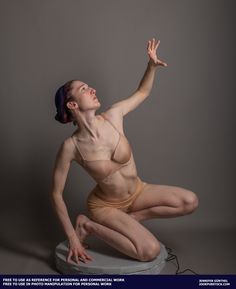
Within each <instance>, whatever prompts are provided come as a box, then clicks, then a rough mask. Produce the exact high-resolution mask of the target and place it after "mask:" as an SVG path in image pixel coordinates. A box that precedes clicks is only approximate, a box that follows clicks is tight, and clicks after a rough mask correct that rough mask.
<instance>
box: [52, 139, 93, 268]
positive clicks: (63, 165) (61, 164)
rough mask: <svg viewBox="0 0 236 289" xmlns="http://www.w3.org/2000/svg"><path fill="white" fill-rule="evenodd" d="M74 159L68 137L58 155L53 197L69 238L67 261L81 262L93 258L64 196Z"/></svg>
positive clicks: (55, 166) (53, 182)
mask: <svg viewBox="0 0 236 289" xmlns="http://www.w3.org/2000/svg"><path fill="white" fill-rule="evenodd" d="M72 160H73V149H72V145H71V141H70V139H66V140H65V141H64V142H63V143H62V144H61V146H60V149H59V151H58V153H57V156H56V161H55V165H54V169H53V178H52V189H51V198H52V204H53V208H54V210H55V212H56V214H57V217H58V219H59V221H60V223H61V225H62V227H63V230H64V232H65V234H66V236H67V238H68V240H69V245H70V249H69V254H68V258H67V261H68V262H69V261H71V258H72V257H73V258H74V259H75V261H76V262H77V263H79V259H81V260H82V261H84V262H86V260H91V258H90V257H89V256H88V255H87V253H86V252H85V250H84V247H83V246H82V244H81V243H80V241H79V239H78V237H77V235H76V233H75V230H74V228H73V226H72V224H71V221H70V218H69V215H68V211H67V208H66V205H65V202H64V200H63V196H62V195H63V191H64V187H65V183H66V179H67V175H68V172H69V169H70V165H71V162H72Z"/></svg>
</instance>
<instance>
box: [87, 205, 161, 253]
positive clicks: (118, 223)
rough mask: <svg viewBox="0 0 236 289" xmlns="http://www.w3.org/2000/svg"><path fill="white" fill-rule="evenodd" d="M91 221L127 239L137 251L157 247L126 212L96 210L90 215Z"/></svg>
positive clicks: (155, 240) (107, 208)
mask: <svg viewBox="0 0 236 289" xmlns="http://www.w3.org/2000/svg"><path fill="white" fill-rule="evenodd" d="M90 217H91V219H92V220H93V221H95V222H97V223H99V224H101V225H103V226H106V227H108V228H110V229H112V230H115V231H116V232H118V233H120V234H122V235H123V236H125V237H127V238H128V239H129V240H130V241H131V242H132V243H133V244H134V245H135V247H136V248H137V249H141V247H142V248H144V247H155V246H159V242H158V240H157V239H156V237H155V236H154V235H153V234H152V233H151V232H150V231H149V230H147V229H146V228H145V227H144V226H143V225H141V224H140V223H139V222H138V221H136V220H135V219H134V218H132V217H131V216H129V215H128V214H127V213H126V212H124V211H122V210H120V209H116V208H110V207H104V208H98V209H96V210H93V212H92V213H90Z"/></svg>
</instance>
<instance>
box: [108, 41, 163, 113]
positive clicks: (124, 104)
mask: <svg viewBox="0 0 236 289" xmlns="http://www.w3.org/2000/svg"><path fill="white" fill-rule="evenodd" d="M159 44H160V40H159V41H158V42H156V41H155V39H154V38H153V39H152V40H149V41H148V45H147V53H148V56H149V62H148V65H147V68H146V70H145V73H144V75H143V77H142V79H141V81H140V83H139V86H138V89H137V90H136V91H135V92H134V93H133V94H132V95H131V96H129V97H128V98H126V99H124V100H121V101H119V102H116V103H115V104H113V105H112V106H111V108H117V109H119V110H121V113H122V114H123V116H124V115H126V114H127V113H129V112H130V111H132V110H134V109H135V108H136V107H137V106H139V105H140V104H141V103H142V102H143V101H144V100H145V99H146V98H147V97H148V95H149V94H150V92H151V90H152V86H153V81H154V77H155V72H156V68H157V66H164V67H166V66H167V64H166V63H165V62H163V61H162V60H160V59H159V58H158V57H157V53H156V50H157V48H158V46H159Z"/></svg>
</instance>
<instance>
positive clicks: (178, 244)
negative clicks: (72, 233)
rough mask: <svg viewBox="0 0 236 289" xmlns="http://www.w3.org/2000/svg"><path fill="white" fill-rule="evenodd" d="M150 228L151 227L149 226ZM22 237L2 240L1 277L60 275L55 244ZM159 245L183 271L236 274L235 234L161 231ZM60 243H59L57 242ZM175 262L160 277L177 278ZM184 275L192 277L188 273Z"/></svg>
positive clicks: (196, 230) (228, 231)
mask: <svg viewBox="0 0 236 289" xmlns="http://www.w3.org/2000/svg"><path fill="white" fill-rule="evenodd" d="M147 227H148V223H147ZM45 239H46V236H45V238H43V237H41V238H40V240H39V239H38V240H35V239H32V238H31V241H30V240H29V239H27V238H24V237H23V236H21V235H20V234H18V235H17V236H15V237H14V238H13V235H12V238H11V240H9V239H7V238H6V237H4V236H3V239H2V240H1V248H0V256H1V258H0V273H1V274H59V273H58V272H57V270H56V268H55V265H54V248H55V246H56V242H54V241H51V242H49V241H47V242H46V241H43V240H45ZM159 239H160V241H161V242H162V243H163V244H165V245H166V247H170V248H171V249H172V250H173V254H176V255H177V257H178V260H179V264H180V270H181V271H182V270H184V269H186V268H190V269H192V270H194V271H195V272H196V273H198V274H235V273H236V259H235V256H236V254H235V244H236V232H235V231H233V230H230V229H228V230H226V229H217V230H216V229H211V230H210V229H205V230H203V229H201V230H200V229H178V230H177V229H176V230H175V231H173V230H171V231H170V230H169V228H168V231H167V230H166V231H165V230H164V229H163V228H162V229H160V231H159ZM59 241H61V240H58V242H59ZM175 270H176V263H175V261H170V262H167V265H166V267H165V268H164V270H163V271H162V272H161V274H175ZM185 274H192V273H191V272H186V273H185Z"/></svg>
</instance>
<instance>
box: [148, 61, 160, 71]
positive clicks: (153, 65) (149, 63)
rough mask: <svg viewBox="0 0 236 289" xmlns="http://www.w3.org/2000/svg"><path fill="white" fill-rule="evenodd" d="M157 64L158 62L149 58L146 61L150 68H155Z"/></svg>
mask: <svg viewBox="0 0 236 289" xmlns="http://www.w3.org/2000/svg"><path fill="white" fill-rule="evenodd" d="M157 66H158V64H157V63H155V62H154V61H153V60H151V59H150V60H149V61H148V67H150V68H152V69H153V68H154V69H155V68H157Z"/></svg>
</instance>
